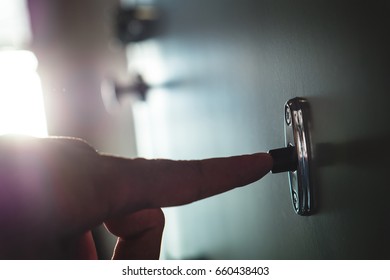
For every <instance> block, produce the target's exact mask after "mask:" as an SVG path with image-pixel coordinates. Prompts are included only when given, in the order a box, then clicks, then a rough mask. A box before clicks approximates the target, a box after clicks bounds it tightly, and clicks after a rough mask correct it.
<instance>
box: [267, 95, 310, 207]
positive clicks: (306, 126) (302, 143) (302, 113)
mask: <svg viewBox="0 0 390 280" xmlns="http://www.w3.org/2000/svg"><path fill="white" fill-rule="evenodd" d="M284 120H285V123H284V127H285V138H286V139H285V141H286V147H284V148H281V149H275V150H270V151H269V153H270V154H271V156H272V157H273V159H274V165H273V168H272V173H280V172H288V177H289V181H290V192H291V200H292V204H293V208H294V210H295V212H296V213H297V214H299V215H310V214H312V213H313V209H314V207H313V201H314V199H313V184H312V166H311V165H312V164H311V162H312V147H311V141H310V121H311V115H310V106H309V103H308V102H307V100H306V99H304V98H300V97H296V98H293V99H290V100H289V101H287V103H286V104H285V106H284Z"/></svg>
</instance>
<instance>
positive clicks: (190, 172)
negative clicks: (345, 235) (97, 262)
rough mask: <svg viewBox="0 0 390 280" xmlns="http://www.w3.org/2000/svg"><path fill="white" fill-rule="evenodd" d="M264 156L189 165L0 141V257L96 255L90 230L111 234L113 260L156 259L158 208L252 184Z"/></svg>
mask: <svg viewBox="0 0 390 280" xmlns="http://www.w3.org/2000/svg"><path fill="white" fill-rule="evenodd" d="M271 168H272V158H271V157H270V156H269V154H267V153H259V154H253V155H244V156H236V157H230V158H215V159H206V160H195V161H172V160H160V159H158V160H146V159H125V158H119V157H114V156H109V155H101V154H99V153H97V152H96V151H95V150H94V149H93V148H92V147H90V146H89V145H88V144H87V143H85V142H84V141H81V140H78V139H71V138H30V137H10V136H7V137H1V138H0V184H1V185H0V225H1V230H0V258H3V259H85V258H91V259H93V258H97V254H96V248H95V243H94V241H93V238H92V234H91V229H93V228H94V227H96V226H98V225H100V224H102V223H104V224H105V225H106V227H107V229H108V230H109V231H110V232H112V233H113V234H114V235H116V236H118V242H117V246H116V249H115V252H114V255H113V258H117V259H118V258H119V259H157V258H158V257H159V253H160V244H161V236H162V231H163V227H164V215H163V213H162V211H161V207H167V206H176V205H183V204H187V203H191V202H194V201H197V200H200V199H203V198H207V197H209V196H213V195H216V194H219V193H222V192H225V191H228V190H231V189H233V188H236V187H240V186H244V185H247V184H249V183H252V182H254V181H256V180H258V179H260V178H262V177H263V176H264V175H265V174H267V173H268V172H269V171H270V169H271Z"/></svg>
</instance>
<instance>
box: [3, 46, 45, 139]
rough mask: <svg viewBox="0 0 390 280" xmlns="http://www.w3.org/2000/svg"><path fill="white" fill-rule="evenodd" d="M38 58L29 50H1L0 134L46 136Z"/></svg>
mask: <svg viewBox="0 0 390 280" xmlns="http://www.w3.org/2000/svg"><path fill="white" fill-rule="evenodd" d="M37 65H38V61H37V59H36V57H35V55H34V54H33V53H32V52H29V51H14V50H12V51H11V50H7V51H0V135H3V134H10V133H12V134H24V135H32V136H38V137H44V136H47V126H46V116H45V110H44V104H43V96H42V89H41V83H40V79H39V76H38V74H37V72H36V69H37Z"/></svg>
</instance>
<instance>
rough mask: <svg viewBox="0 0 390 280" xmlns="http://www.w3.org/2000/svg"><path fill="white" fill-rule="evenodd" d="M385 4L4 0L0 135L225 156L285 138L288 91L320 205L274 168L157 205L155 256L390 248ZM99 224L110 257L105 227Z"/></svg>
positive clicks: (378, 252) (133, 153)
mask: <svg viewBox="0 0 390 280" xmlns="http://www.w3.org/2000/svg"><path fill="white" fill-rule="evenodd" d="M388 12H389V5H388V2H387V1H375V2H370V1H303V0H302V1H260V0H242V1H241V0H240V1H239V0H235V1H234V0H210V1H206V0H204V1H195V0H180V1H177V0H154V1H152V0H150V1H146V0H144V1H141V0H139V1H130V0H122V1H120V0H98V1H96V0H83V1H80V0H0V74H1V78H0V79H1V82H0V107H1V109H0V116H1V118H0V133H1V134H4V133H26V134H32V135H36V136H46V135H62V136H73V137H80V138H83V139H85V140H86V141H88V142H89V143H90V144H91V145H93V146H94V147H96V148H97V149H98V150H99V151H101V152H104V153H111V154H115V155H120V156H125V157H145V158H171V159H199V158H206V157H220V156H231V155H235V154H245V153H255V152H259V151H267V150H269V149H273V148H279V147H282V146H284V128H283V119H284V113H283V106H284V103H285V102H286V101H287V100H288V99H290V98H293V97H296V96H302V97H306V98H307V99H308V100H309V102H310V104H311V108H312V112H314V113H313V123H314V127H313V128H312V138H313V146H314V147H313V149H314V150H315V157H316V163H317V165H318V166H317V167H318V168H317V170H316V178H315V181H316V190H317V193H318V196H317V206H318V213H317V214H315V215H313V216H310V217H301V216H298V215H296V214H295V213H294V211H293V209H292V205H291V198H290V193H289V186H288V180H287V176H286V174H279V175H272V176H271V175H269V176H266V177H265V178H264V179H262V180H261V181H260V182H257V183H255V184H253V185H252V186H250V187H247V188H243V189H239V190H234V191H232V192H229V193H226V194H222V195H220V196H217V197H213V198H210V199H207V200H204V201H200V202H197V203H193V204H191V205H187V206H183V207H173V208H168V209H164V212H165V214H166V229H165V233H164V241H163V248H162V253H161V258H163V259H344V258H352V259H356V258H363V259H369V258H374V259H377V258H389V257H390V242H389V238H388V236H389V233H390V229H389V228H390V225H389V221H390V219H389V216H388V213H389V210H390V209H389V203H388V202H387V201H388V199H386V198H387V197H388V195H389V194H390V193H389V192H390V191H389V189H388V183H387V176H386V174H387V172H388V168H389V163H388V160H387V158H388V156H389V150H388V148H387V147H388V144H387V143H388V140H389V139H390V138H389V135H390V133H389V127H390V126H389V125H388V121H387V118H388V117H387V116H388V105H387V104H388V101H389V98H388V92H389V78H388V69H389V61H390V60H389V52H388V50H389V41H388V39H389V30H390V29H389V17H388ZM324 148H325V149H324ZM362 150H364V151H365V152H364V153H361V151H362ZM322 159H326V160H324V161H323V160H322ZM323 162H325V163H324V164H323ZM367 174H371V175H370V176H369V175H367ZM372 174H375V175H372ZM373 189H375V191H373ZM94 235H95V239H96V241H97V243H98V244H99V257H100V258H101V259H108V258H110V256H111V252H112V248H113V246H114V244H115V238H114V237H113V236H111V235H110V234H108V233H106V232H105V230H104V228H98V229H96V230H95V232H94Z"/></svg>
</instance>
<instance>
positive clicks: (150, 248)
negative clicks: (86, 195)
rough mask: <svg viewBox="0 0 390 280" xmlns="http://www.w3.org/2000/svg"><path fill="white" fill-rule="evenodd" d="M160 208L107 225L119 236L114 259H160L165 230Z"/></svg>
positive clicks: (114, 220)
mask: <svg viewBox="0 0 390 280" xmlns="http://www.w3.org/2000/svg"><path fill="white" fill-rule="evenodd" d="M164 223H165V219H164V213H163V211H162V210H161V209H160V208H157V209H145V210H141V211H138V212H135V213H132V214H130V215H126V216H123V217H120V218H116V219H112V220H110V221H107V222H106V223H105V225H106V227H107V229H108V230H109V231H110V232H111V233H112V234H114V235H116V236H118V240H117V243H116V246H115V250H114V254H113V257H112V258H113V259H119V260H120V259H122V260H124V259H133V260H135V259H142V260H147V259H150V260H152V259H158V258H159V256H160V248H161V239H162V234H163V229H164Z"/></svg>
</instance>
